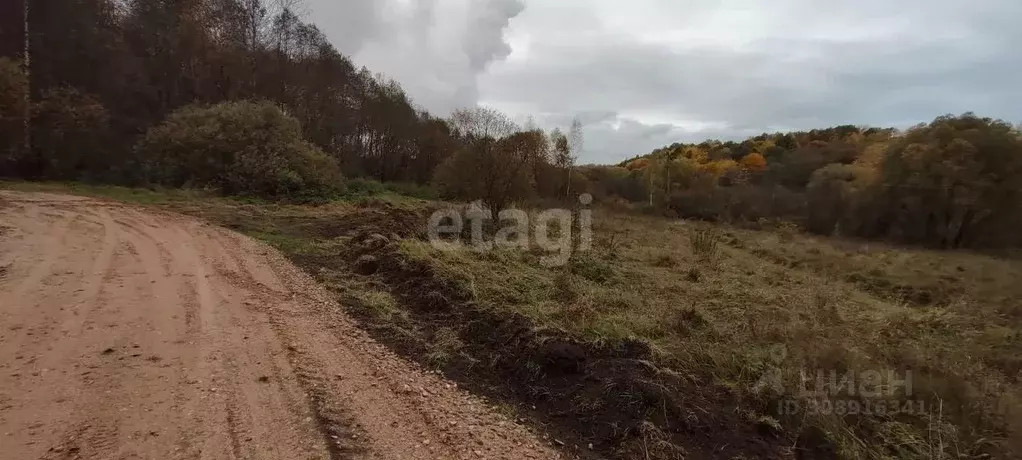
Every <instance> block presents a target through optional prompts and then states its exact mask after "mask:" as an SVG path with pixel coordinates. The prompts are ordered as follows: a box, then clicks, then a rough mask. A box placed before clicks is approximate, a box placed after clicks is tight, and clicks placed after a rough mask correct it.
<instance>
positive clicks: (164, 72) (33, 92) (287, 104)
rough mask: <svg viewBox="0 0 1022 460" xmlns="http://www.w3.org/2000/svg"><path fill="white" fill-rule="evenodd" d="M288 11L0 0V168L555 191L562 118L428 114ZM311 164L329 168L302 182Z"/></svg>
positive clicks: (202, 180)
mask: <svg viewBox="0 0 1022 460" xmlns="http://www.w3.org/2000/svg"><path fill="white" fill-rule="evenodd" d="M8 4H10V2H8ZM22 6H24V12H25V15H22V14H21V13H22V12H23V10H22V8H21V7H22ZM29 6H30V8H29ZM298 8H299V5H298V4H297V3H296V0H272V1H264V0H184V1H170V0H126V1H123V2H121V1H116V0H34V1H32V2H31V4H30V5H29V3H28V2H25V3H24V4H22V5H19V6H18V8H17V11H15V10H14V9H13V8H11V10H12V11H11V12H12V13H13V14H11V15H9V16H6V17H5V20H4V21H5V22H4V23H3V24H2V27H0V36H2V37H3V39H4V40H5V46H4V47H3V48H2V49H3V51H4V52H5V53H6V55H5V56H3V57H2V59H0V175H4V176H14V177H21V178H27V179H47V180H85V181H97V182H108V183H120V184H129V185H141V184H151V183H158V184H164V185H169V186H201V187H210V188H215V189H217V190H220V191H222V192H225V193H252V194H258V195H265V196H277V195H288V196H290V195H293V194H294V193H295V191H296V190H297V189H301V188H302V184H310V185H311V184H315V187H314V188H316V189H317V191H319V192H321V191H325V190H330V189H333V188H336V187H331V186H328V185H329V184H331V183H336V182H339V181H340V177H341V176H342V175H343V176H345V177H366V178H371V179H375V180H378V181H381V182H395V181H396V182H414V183H418V184H432V183H434V182H435V183H437V184H438V188H439V189H440V190H441V191H442V192H443V193H444V194H445V195H446V196H450V197H453V198H471V199H475V198H484V199H485V201H486V202H487V203H488V204H490V205H492V206H497V207H500V208H503V207H506V206H508V205H510V204H511V203H512V202H517V201H522V200H525V199H530V198H532V197H535V196H537V195H542V196H557V195H564V194H567V193H568V191H569V190H570V188H571V187H570V185H565V184H568V183H569V177H570V172H569V171H570V170H571V166H572V165H573V163H574V161H573V154H572V148H571V146H570V145H569V144H572V145H578V144H580V142H581V136H580V134H579V132H580V131H579V129H580V126H579V125H578V124H577V123H576V125H575V126H574V127H573V129H572V131H571V133H574V134H571V136H572V138H571V139H569V138H568V135H566V134H562V133H561V132H560V131H555V132H553V133H550V135H549V136H548V135H547V134H546V133H541V132H540V131H539V130H538V129H536V128H534V127H525V128H523V127H520V126H518V125H517V124H515V123H514V122H512V121H511V120H510V118H509V117H507V116H506V115H504V114H500V113H498V112H496V111H492V110H485V109H466V110H462V111H459V112H457V113H455V114H454V116H452V117H449V118H440V117H436V116H434V115H432V114H430V113H429V112H427V111H426V110H423V109H421V108H419V107H417V106H415V104H414V103H413V101H411V100H410V98H409V97H408V96H407V95H406V94H405V92H404V91H403V90H402V88H401V87H400V85H399V84H398V83H397V82H395V81H393V80H388V79H386V78H384V77H382V76H380V75H374V74H372V73H371V72H370V71H369V70H368V69H365V68H357V67H356V66H355V65H354V64H353V63H352V62H351V61H350V60H349V59H348V58H347V57H345V56H343V55H341V54H340V53H339V52H338V51H337V50H336V49H335V48H334V47H333V46H332V45H331V44H330V42H329V41H328V40H327V39H326V37H325V36H324V34H323V33H322V32H321V31H320V30H319V29H318V28H317V27H316V26H314V25H312V24H308V23H306V22H304V21H302V20H301V18H300V17H299V15H298V14H296V13H295V11H296V9H298ZM22 19H24V21H22ZM12 31H13V32H12ZM22 37H24V40H23V41H24V45H21V44H12V43H11V40H22ZM246 101H247V102H246ZM271 106H272V107H276V109H277V110H278V111H279V113H277V114H274V113H272V109H271V108H270V107H271ZM296 129H297V130H298V131H297V133H296V131H295V130H296ZM268 133H271V134H274V135H275V136H276V137H272V138H270V137H267V134H268ZM537 134H539V135H538V136H537ZM225 139H230V140H231V141H230V142H226V141H225ZM541 144H542V145H541ZM512 145H514V146H516V147H514V148H510V147H509V146H512ZM548 146H549V148H548ZM310 147H311V148H310ZM575 150H576V151H577V149H575ZM299 152H300V153H299ZM324 155H325V156H326V157H328V158H329V159H330V163H332V164H334V165H336V167H331V166H326V163H324V161H323V159H322V156H324ZM473 155H474V156H480V157H481V158H473ZM257 159H259V164H256V160H257ZM310 165H319V167H318V168H312V167H310ZM465 168H473V169H472V170H478V169H480V168H483V169H485V170H486V171H484V172H480V173H474V172H473V173H468V174H466V172H467V171H468V170H466V169H465ZM334 169H336V171H337V173H338V174H336V177H332V176H334V175H333V170H334ZM313 170H319V171H320V172H322V171H326V172H327V173H328V174H326V175H324V174H318V175H315V174H312V175H307V176H303V174H305V173H308V174H311V172H312V171H313ZM239 171H244V174H241V175H239V174H240V173H239ZM452 171H457V172H458V174H462V175H464V177H457V178H455V177H453V176H452V174H451V172H452ZM526 171H529V174H530V178H529V179H528V180H525V181H521V180H517V179H518V178H517V176H516V174H524V173H525V172H526ZM214 172H216V174H213V173H214ZM242 175H243V176H244V177H241V176H242ZM512 178H514V179H512ZM479 179H483V180H484V181H485V182H486V185H485V186H484V185H478V184H476V182H478V180H479ZM246 184H247V185H246ZM256 184H258V185H256ZM317 193H318V192H317ZM299 194H302V193H299ZM498 197H499V198H498Z"/></svg>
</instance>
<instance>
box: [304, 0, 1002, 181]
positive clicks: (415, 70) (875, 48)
mask: <svg viewBox="0 0 1022 460" xmlns="http://www.w3.org/2000/svg"><path fill="white" fill-rule="evenodd" d="M470 1H472V0H434V1H423V2H415V1H412V0H403V1H402V0H380V1H375V0H346V1H345V2H343V4H344V5H348V6H344V7H339V6H337V5H338V3H342V2H337V3H334V0H313V3H312V5H310V9H311V10H312V11H313V16H312V18H313V19H314V20H315V21H316V22H317V24H319V25H320V26H321V27H322V28H323V29H324V30H325V31H326V32H327V34H328V36H330V37H331V39H333V40H335V41H344V42H345V44H344V45H343V46H342V44H338V46H339V48H340V49H341V50H342V51H348V50H349V49H352V48H353V47H354V48H355V49H356V50H357V51H356V52H351V51H348V52H349V53H353V54H354V59H355V61H356V63H358V64H364V65H367V66H369V67H370V68H371V69H372V70H374V71H382V72H384V73H386V74H389V75H390V76H392V77H394V78H396V79H397V80H398V81H400V82H401V83H402V85H403V86H404V87H405V88H406V89H407V90H408V92H409V93H410V94H411V95H412V96H413V98H414V99H415V100H416V101H418V102H420V103H421V104H423V105H424V106H426V107H427V108H429V109H431V110H434V111H438V112H440V113H445V112H446V111H449V110H450V109H452V108H454V107H456V106H458V105H462V104H468V103H473V102H476V101H482V102H484V103H487V104H490V105H493V106H495V107H497V108H500V109H502V110H505V111H508V112H510V113H511V114H512V115H515V116H516V117H518V118H519V119H522V120H524V119H525V117H527V116H528V115H533V116H534V117H535V119H536V121H537V122H538V123H540V124H541V125H543V126H544V127H548V128H549V127H553V126H560V127H562V128H565V127H567V124H568V123H569V122H570V120H571V118H572V116H574V115H576V114H582V118H584V119H585V118H586V117H589V118H590V120H589V125H588V127H587V141H586V148H587V150H588V152H587V153H586V154H585V158H584V160H585V161H602V162H611V161H617V160H620V159H623V158H625V157H628V156H632V155H635V154H638V153H644V152H646V151H648V150H651V149H652V148H656V147H659V146H662V145H665V144H670V143H673V142H676V141H698V140H701V139H704V138H707V137H719V138H741V137H744V136H747V135H750V134H756V133H758V132H762V131H770V130H776V129H809V128H813V127H826V126H831V125H834V124H844V123H852V124H872V125H880V126H890V125H894V126H907V125H910V124H914V123H917V122H921V121H928V120H930V119H932V118H933V117H935V116H937V115H941V114H943V113H949V112H950V113H959V112H963V111H967V110H974V111H977V112H978V113H980V114H983V115H987V116H994V117H1001V118H1006V119H1008V120H1010V121H1018V120H1020V119H1022V91H1020V90H1019V88H1018V83H1017V76H1018V75H1020V74H1022V47H1020V46H1019V44H1020V43H1022V28H1019V27H1017V21H1018V19H1019V18H1022V2H1019V1H1018V0H980V1H979V2H974V3H962V2H953V1H951V0H900V1H898V2H890V1H887V0H855V1H852V0H831V1H819V0H777V1H772V2H763V1H760V0H690V1H685V2H678V1H675V0H633V1H630V2H620V1H618V0H526V1H527V5H525V8H524V10H520V9H519V8H517V7H516V3H517V2H516V1H513V0H508V1H503V0H490V1H488V2H485V3H483V5H484V7H485V8H483V11H484V12H485V13H483V14H480V13H479V11H476V12H475V13H474V14H473V13H472V11H471V9H470V7H469V6H468V5H469V3H467V2H470ZM380 5H383V6H380ZM338 9H350V10H351V11H348V12H347V13H349V14H348V16H345V18H340V16H337V18H338V19H337V21H336V22H331V21H333V20H334V18H335V14H339V13H335V12H336V10H338ZM317 10H318V12H317ZM384 10H386V11H387V12H386V14H384V13H383V11H384ZM367 11H368V13H367ZM414 12H417V13H414ZM320 13H322V14H320ZM426 13H429V14H426ZM366 14H368V16H365V15H366ZM490 14H492V16H489V15H490ZM359 15H363V16H365V17H367V18H368V19H365V20H355V19H352V17H353V16H355V17H362V16H359ZM423 18H429V20H428V21H427V20H425V19H423ZM352 23H356V25H357V27H354V29H352V28H351V27H350V26H351V24H352ZM345 27H347V29H345ZM424 37H425V38H424ZM466 40H467V41H466ZM466 45H469V46H466ZM346 46H347V48H346ZM505 46H507V48H505ZM480 63H482V64H481V65H480ZM476 91H478V93H476Z"/></svg>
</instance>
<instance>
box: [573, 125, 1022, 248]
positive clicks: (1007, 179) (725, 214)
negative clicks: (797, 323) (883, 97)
mask: <svg viewBox="0 0 1022 460" xmlns="http://www.w3.org/2000/svg"><path fill="white" fill-rule="evenodd" d="M586 174H587V176H588V177H590V178H591V180H592V182H593V183H594V184H597V188H598V189H599V191H600V192H601V193H603V194H604V195H612V196H619V197H623V198H625V199H627V200H630V201H646V206H648V207H650V208H652V209H658V210H667V211H668V212H669V213H674V214H677V215H680V216H683V217H690V218H698V219H705V220H715V221H727V222H732V223H735V222H737V223H770V224H777V223H782V224H789V225H795V226H799V227H801V228H804V229H805V230H808V231H811V232H814V233H819V234H824V235H842V236H854V237H864V238H875V239H890V240H893V241H898V242H903V243H911V244H922V245H926V246H931V247H937V248H963V247H969V248H1004V247H1018V246H1019V245H1020V244H1022V236H1020V232H1019V231H1018V228H1019V226H1020V225H1022V133H1020V131H1019V129H1018V128H1016V127H1013V126H1012V125H1011V124H1009V123H1006V122H1003V121H999V120H992V119H989V118H981V117H978V116H976V115H973V114H964V115H961V116H951V115H946V116H941V117H938V118H936V119H935V120H934V121H933V122H931V123H929V124H921V125H918V126H915V127H912V128H910V129H908V130H905V131H897V130H894V129H879V128H863V127H856V126H838V127H834V128H829V129H819V130H812V131H808V132H793V133H776V134H763V135H759V136H756V137H753V138H750V139H747V140H745V141H742V142H719V141H709V142H703V143H700V144H674V145H671V146H668V147H664V148H661V149H657V150H655V151H653V152H651V153H649V154H647V155H643V156H640V157H636V158H633V159H630V160H628V161H624V162H622V163H621V164H619V165H617V166H614V167H589V168H586Z"/></svg>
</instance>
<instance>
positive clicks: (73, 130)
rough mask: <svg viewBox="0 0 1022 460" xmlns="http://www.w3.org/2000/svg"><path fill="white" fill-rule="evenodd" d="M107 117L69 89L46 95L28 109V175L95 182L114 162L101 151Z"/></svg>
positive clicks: (90, 100) (90, 99) (85, 97)
mask: <svg viewBox="0 0 1022 460" xmlns="http://www.w3.org/2000/svg"><path fill="white" fill-rule="evenodd" d="M109 126H110V116H109V114H108V113H107V110H106V108H105V107H103V104H102V103H100V102H99V101H98V100H96V99H95V98H93V97H92V96H89V95H87V94H83V93H81V92H79V91H78V90H76V89H75V88H71V87H61V88H56V89H52V90H49V91H46V92H45V93H44V94H43V97H42V99H41V100H40V101H39V102H37V103H36V104H35V105H34V106H33V107H32V148H33V150H34V156H33V158H32V159H29V160H28V161H29V162H30V163H32V165H31V168H32V172H31V173H32V175H34V176H38V177H44V178H47V179H60V180H77V179H96V178H98V177H100V176H108V175H109V174H111V168H112V167H114V166H116V165H117V163H118V162H117V161H116V160H114V159H113V157H112V156H111V152H109V151H107V150H106V149H105V147H106V141H107V139H108V137H107V135H108V133H109Z"/></svg>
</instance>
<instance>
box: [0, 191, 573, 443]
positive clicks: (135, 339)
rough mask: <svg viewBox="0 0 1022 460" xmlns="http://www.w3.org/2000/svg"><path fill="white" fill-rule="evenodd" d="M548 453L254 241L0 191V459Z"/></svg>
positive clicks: (142, 214) (91, 203) (109, 206)
mask: <svg viewBox="0 0 1022 460" xmlns="http://www.w3.org/2000/svg"><path fill="white" fill-rule="evenodd" d="M556 457H557V454H556V453H555V452H553V451H552V450H550V449H548V448H546V447H544V444H542V443H541V442H540V441H538V440H537V438H536V437H535V436H533V435H531V434H530V433H528V432H527V431H526V430H525V429H524V428H522V427H520V426H518V425H516V424H514V423H512V422H510V421H508V420H507V419H506V418H504V417H503V416H501V415H499V414H496V413H493V412H492V411H491V410H490V409H489V408H487V407H486V406H485V405H484V404H483V403H482V402H481V401H479V400H477V399H475V398H473V397H471V396H469V395H467V394H465V393H464V392H462V391H461V390H460V389H458V388H457V387H456V386H455V385H453V384H451V383H450V382H447V381H445V380H443V379H442V378H440V377H439V376H436V375H433V374H429V373H424V372H422V371H420V370H418V369H417V368H415V366H413V365H410V364H408V363H407V362H405V361H403V360H401V359H398V358H396V357H395V356H393V355H392V354H390V353H389V352H388V351H387V350H386V349H384V348H383V347H381V346H380V345H378V344H376V343H375V342H373V341H372V340H371V339H369V338H368V337H367V336H366V335H365V334H364V333H362V332H361V331H360V330H359V329H357V328H356V327H355V326H354V324H353V323H352V321H351V320H350V319H348V318H347V317H346V316H345V315H344V314H343V313H342V312H341V310H340V307H339V306H338V305H336V304H335V303H334V302H333V301H332V300H331V299H330V297H329V296H328V295H327V293H326V292H324V291H323V290H322V289H321V288H320V287H319V286H317V285H316V284H315V283H314V282H313V281H312V280H311V279H310V278H309V277H308V276H306V275H305V274H304V273H302V272H301V271H299V270H298V269H296V268H295V267H293V266H292V265H290V264H289V263H288V262H287V261H285V260H284V259H283V258H282V256H280V255H279V254H278V253H277V252H276V251H274V250H272V249H269V248H268V247H266V246H264V245H262V244H260V243H257V242H255V241H252V240H250V239H248V238H246V237H244V236H240V235H237V234H234V233H232V232H229V231H227V230H223V229H220V228H217V227H214V226H210V225H208V224H205V223H202V222H199V221H197V220H194V219H191V218H187V217H182V216H178V215H172V214H168V213H162V212H157V211H152V210H144V209H142V208H137V207H132V206H127V205H121V204H114V203H108V202H103V201H98V200H92V199H86V198H76V197H68V196H60V195H48V194H38V193H33V194H26V193H14V192H0V459H12V460H15V459H16V460H24V459H39V458H43V459H78V458H82V459H139V458H152V459H176V458H182V459H185V458H187V459H301V460H309V459H340V458H388V459H390V458H394V459H397V458H406V459H413V458H414V459H419V458H453V459H458V458H473V459H476V458H516V459H517V458H556Z"/></svg>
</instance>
